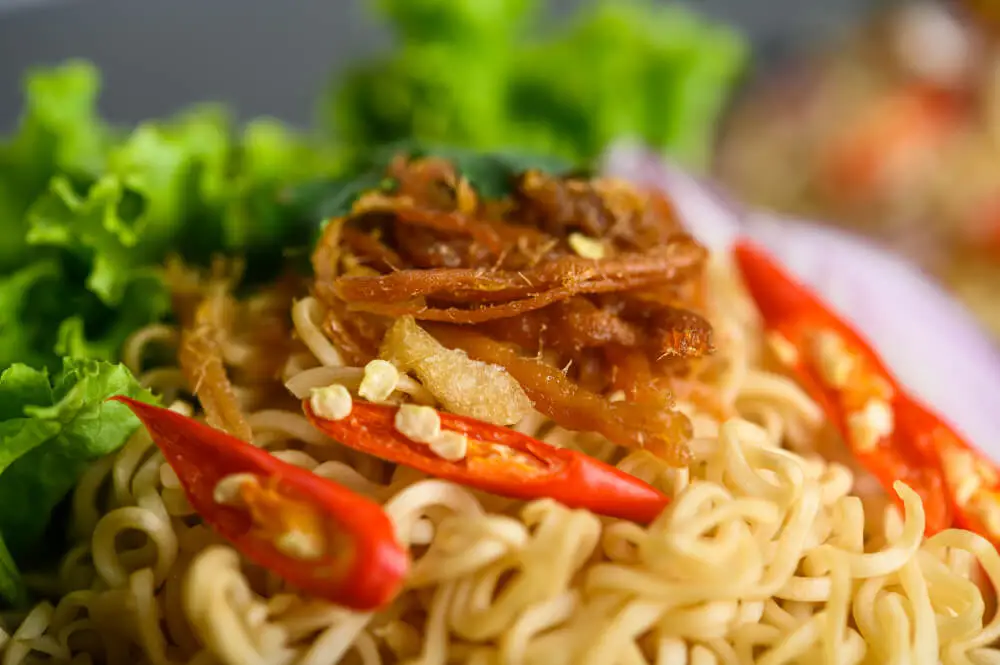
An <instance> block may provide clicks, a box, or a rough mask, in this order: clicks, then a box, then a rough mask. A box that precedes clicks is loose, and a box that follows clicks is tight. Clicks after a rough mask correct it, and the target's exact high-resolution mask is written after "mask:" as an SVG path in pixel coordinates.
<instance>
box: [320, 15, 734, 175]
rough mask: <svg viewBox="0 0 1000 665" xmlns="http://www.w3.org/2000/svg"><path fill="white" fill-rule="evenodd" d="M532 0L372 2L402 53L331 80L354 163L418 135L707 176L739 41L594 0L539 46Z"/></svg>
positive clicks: (725, 32)
mask: <svg viewBox="0 0 1000 665" xmlns="http://www.w3.org/2000/svg"><path fill="white" fill-rule="evenodd" d="M537 4H538V3H537V2H534V1H532V0H490V1H489V2H480V1H478V0H454V1H452V0H417V1H415V2H410V1H409V0H380V1H379V2H377V3H376V7H377V9H378V10H379V12H380V13H381V15H382V16H383V17H384V18H385V19H387V20H388V22H389V24H390V26H391V27H392V28H393V30H394V32H395V33H396V37H397V42H398V47H397V48H396V49H395V50H394V51H392V52H390V53H389V54H387V55H384V56H381V57H377V58H375V59H373V60H370V61H368V62H365V63H363V64H361V65H359V66H357V67H355V68H354V69H353V70H351V71H350V72H349V73H348V74H347V76H346V77H344V78H342V79H340V78H338V79H337V80H335V81H334V82H333V85H332V86H331V88H330V91H329V93H328V95H327V98H326V101H325V103H324V106H323V114H324V115H323V117H324V122H325V124H326V125H328V126H329V127H330V128H332V129H333V131H334V133H335V135H336V136H337V137H338V139H339V140H341V141H342V142H344V144H345V147H346V148H348V149H350V150H352V151H353V152H354V153H355V154H365V153H367V152H368V151H370V150H371V149H372V148H373V147H377V146H380V145H384V144H386V143H393V142H396V141H399V140H405V139H415V140H418V141H422V142H426V143H451V144H455V145H459V146H462V147H468V148H475V149H480V150H497V149H502V148H508V147H516V148H518V149H524V150H529V151H532V152H538V153H542V154H556V155H560V156H562V157H564V158H567V159H569V160H571V161H574V162H578V163H586V162H588V161H590V160H593V159H594V158H596V157H597V156H598V155H599V153H600V151H602V150H603V149H604V148H606V147H607V145H608V144H609V143H610V142H611V141H613V140H615V139H618V138H629V139H636V140H641V141H643V142H644V143H646V144H647V145H649V146H651V147H654V148H658V149H659V150H661V151H662V152H663V153H665V154H667V155H669V156H670V157H672V158H673V159H674V160H677V161H679V162H681V163H683V164H684V165H686V166H688V167H689V168H694V169H704V168H706V167H707V165H708V160H709V156H710V152H711V149H712V140H713V134H714V128H715V124H716V121H717V120H718V116H719V115H720V113H721V112H722V110H723V106H724V103H725V100H726V97H727V95H728V93H729V91H730V88H731V87H732V85H733V84H734V83H735V81H736V78H737V77H738V76H739V75H740V74H741V72H742V69H743V65H744V62H745V60H746V56H747V48H746V45H745V43H744V41H743V40H742V38H741V37H740V36H739V35H738V34H737V33H735V32H734V31H732V30H730V29H727V28H724V27H721V26H717V25H713V24H709V23H707V22H705V21H704V20H703V19H701V18H699V17H698V16H697V15H696V14H694V13H692V12H691V11H690V10H688V9H686V8H684V7H682V6H680V5H678V4H674V3H662V2H654V1H653V0H594V1H593V2H591V3H590V5H589V6H588V8H586V9H584V10H581V11H580V12H579V13H578V14H577V15H576V16H575V17H573V19H571V20H570V22H569V23H568V24H567V25H566V27H565V28H562V29H559V30H556V31H554V32H553V31H550V30H546V31H544V35H545V36H542V37H539V35H540V34H543V31H542V30H540V29H539V28H538V26H537V25H536V24H533V23H532V22H530V21H528V20H527V19H528V18H530V17H531V16H532V15H535V14H537V13H538V11H537V10H538V7H537V6H536V5H537Z"/></svg>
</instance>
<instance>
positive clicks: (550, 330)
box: [313, 158, 712, 464]
mask: <svg viewBox="0 0 1000 665" xmlns="http://www.w3.org/2000/svg"><path fill="white" fill-rule="evenodd" d="M386 175H387V176H388V177H390V178H391V179H392V181H393V182H394V183H395V187H394V189H393V190H392V191H385V189H384V188H382V189H379V190H377V191H372V192H368V193H366V194H364V195H362V196H361V197H360V198H359V199H358V201H357V202H356V203H355V205H354V208H353V210H352V212H351V214H350V215H348V216H347V217H345V218H342V219H337V220H333V221H331V222H330V223H329V224H328V226H327V228H326V230H325V232H324V234H323V237H322V238H321V240H320V242H319V244H318V246H317V248H316V251H315V252H314V255H313V267H314V274H315V281H314V284H313V290H314V293H315V296H316V297H317V299H319V300H320V301H321V302H323V303H324V305H325V306H326V310H327V319H326V321H324V331H325V332H326V334H327V335H328V336H329V337H330V338H331V339H332V340H333V341H334V343H336V344H337V346H338V348H340V349H342V350H343V352H344V355H345V357H347V358H348V360H349V361H350V362H352V363H356V364H364V363H366V362H368V361H370V360H371V359H372V358H375V357H377V355H378V350H379V348H380V345H381V344H382V340H383V338H384V337H385V335H386V331H387V330H388V328H389V326H390V324H391V323H392V321H393V320H394V319H398V318H399V317H404V316H406V317H413V319H416V321H417V322H418V323H419V324H420V326H421V327H422V328H423V329H424V330H426V331H427V332H429V333H430V334H431V335H433V336H434V337H435V338H437V339H438V341H439V342H441V343H443V344H444V345H445V346H447V347H450V348H452V349H460V350H461V351H464V352H465V353H467V354H468V355H469V357H470V358H473V359H475V360H480V361H483V362H485V363H489V364H491V365H497V366H499V367H501V368H503V369H504V370H506V372H507V373H509V374H510V376H512V377H513V378H514V379H515V380H516V381H517V382H518V383H519V384H520V386H521V388H522V389H523V391H524V393H525V394H526V395H527V397H528V398H529V399H530V400H531V401H532V402H533V403H534V406H535V408H536V409H538V410H539V411H541V412H542V413H544V414H545V415H548V416H549V417H551V418H552V419H553V420H555V421H556V422H557V423H558V424H560V425H561V426H563V427H566V428H568V429H574V430H593V431H598V432H601V433H602V434H604V435H605V436H606V437H607V438H609V439H610V440H612V441H614V442H616V443H619V444H620V445H623V446H630V447H646V448H648V449H650V450H652V451H654V452H656V453H657V454H660V455H662V456H663V457H664V458H665V459H667V460H669V461H670V462H673V463H677V464H682V463H684V462H685V460H686V459H687V449H686V445H685V444H686V441H687V439H688V438H689V437H690V432H691V428H690V424H689V423H688V422H687V420H686V418H685V417H684V416H683V415H681V414H680V413H678V412H676V411H674V410H673V406H672V397H671V392H670V391H671V387H672V386H671V383H672V381H673V380H674V378H675V377H676V378H678V379H680V378H681V377H684V380H685V381H687V382H688V383H690V381H691V379H690V377H686V376H685V373H686V371H687V368H688V365H689V363H691V362H694V361H696V360H697V359H699V358H701V357H703V356H705V355H706V354H708V353H710V352H711V351H712V339H711V335H712V330H711V326H709V324H708V323H707V321H706V320H705V319H704V318H703V317H702V316H701V315H700V313H699V312H700V310H701V309H702V306H703V291H704V289H703V283H704V280H703V269H704V264H705V259H706V252H705V250H704V249H703V248H702V247H701V246H699V245H698V244H697V242H695V240H694V239H693V238H692V237H691V236H690V235H689V234H687V233H686V232H685V231H684V230H683V229H682V228H681V226H680V225H679V224H678V222H677V219H676V216H675V215H674V212H673V209H672V207H671V205H670V203H669V201H667V200H666V199H665V198H664V197H663V196H662V195H659V194H653V193H648V192H643V191H639V190H636V189H634V188H631V187H629V186H628V185H625V184H624V183H621V182H617V181H614V180H600V179H598V180H586V179H577V178H553V177H550V176H547V175H544V174H542V173H540V172H536V171H528V172H526V173H524V174H522V175H521V176H520V177H519V178H518V179H517V181H516V182H515V183H513V193H512V195H511V196H509V197H506V198H504V199H502V200H482V199H480V198H479V197H478V196H477V194H476V192H475V191H474V189H473V187H472V186H471V185H470V184H469V182H467V181H466V180H464V179H463V178H461V177H460V176H459V175H458V174H456V172H455V170H454V169H453V167H452V166H451V164H449V163H448V162H445V161H442V160H439V159H423V160H414V161H407V160H406V159H403V158H398V159H396V160H395V161H394V162H393V163H392V165H391V166H390V167H389V169H388V172H387V174H386ZM581 235H582V236H585V237H586V239H587V241H588V242H590V243H592V244H594V245H595V246H599V247H600V252H584V254H585V255H581V254H580V252H579V251H578V250H579V244H580V243H579V238H580V237H581ZM574 240H575V241H576V242H574ZM574 246H576V249H574ZM615 391H621V392H622V393H623V394H624V395H626V401H624V402H612V401H610V400H609V396H610V395H611V394H612V393H613V392H615Z"/></svg>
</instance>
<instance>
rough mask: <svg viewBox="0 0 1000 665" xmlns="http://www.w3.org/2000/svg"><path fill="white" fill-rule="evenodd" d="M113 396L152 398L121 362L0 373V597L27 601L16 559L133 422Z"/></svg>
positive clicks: (31, 548)
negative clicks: (88, 467) (57, 370)
mask: <svg viewBox="0 0 1000 665" xmlns="http://www.w3.org/2000/svg"><path fill="white" fill-rule="evenodd" d="M113 395H128V396H129V397H133V398H136V399H141V400H144V401H150V402H151V401H153V397H152V395H150V394H149V393H148V392H147V391H145V390H143V389H142V388H141V387H140V386H139V384H138V383H137V382H136V380H135V378H133V377H132V375H131V374H130V373H129V371H128V370H127V369H126V368H125V367H124V366H122V365H113V364H110V363H105V362H99V361H94V360H74V359H67V360H65V361H64V362H63V366H62V369H61V370H60V371H59V372H57V373H55V374H53V375H50V374H49V373H48V372H47V371H45V370H37V369H34V368H31V367H28V366H27V365H24V364H20V363H18V364H14V365H11V366H10V367H9V368H8V369H6V370H5V371H4V372H3V373H2V374H0V596H2V597H3V599H5V600H6V601H7V602H9V603H12V604H23V603H24V601H25V600H26V593H25V590H24V585H23V583H22V581H21V578H20V575H19V574H18V573H17V570H18V569H17V565H16V564H15V561H21V562H24V561H25V559H26V558H27V557H29V556H31V555H32V554H35V553H36V550H37V548H38V546H39V544H40V543H41V540H42V536H43V534H44V533H45V530H46V528H47V526H48V524H49V521H50V519H51V516H52V511H53V510H54V509H55V507H56V505H57V504H58V503H59V502H60V501H62V500H63V499H64V498H65V497H66V496H67V494H69V492H70V490H71V489H72V488H73V486H74V485H75V484H76V483H77V481H78V480H79V478H80V476H81V475H82V474H83V472H84V470H85V469H86V468H87V466H88V465H89V464H90V463H91V462H92V461H94V460H96V459H98V458H100V457H103V456H104V455H107V454H109V453H112V452H114V451H115V450H117V449H118V448H120V447H121V446H122V445H124V443H125V441H126V440H127V439H128V437H129V436H130V435H131V434H132V432H134V431H135V429H136V428H137V427H138V426H139V422H138V420H137V419H136V418H135V417H134V416H133V415H132V413H131V412H130V411H129V410H128V408H126V407H125V406H123V405H121V404H117V403H108V402H107V401H106V400H107V398H108V397H111V396H113Z"/></svg>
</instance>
